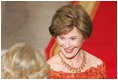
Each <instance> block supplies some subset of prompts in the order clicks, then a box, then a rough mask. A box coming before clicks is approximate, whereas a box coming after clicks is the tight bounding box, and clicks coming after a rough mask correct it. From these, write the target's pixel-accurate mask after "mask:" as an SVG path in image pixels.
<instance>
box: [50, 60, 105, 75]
mask: <svg viewBox="0 0 118 80" xmlns="http://www.w3.org/2000/svg"><path fill="white" fill-rule="evenodd" d="M101 67H105V63H104V62H103V63H102V64H100V65H97V67H90V68H89V69H86V70H85V71H84V72H76V73H77V74H81V73H87V72H91V71H92V70H98V69H99V68H100V69H101ZM51 71H53V72H56V73H65V74H76V73H68V72H63V71H55V70H53V69H51Z"/></svg>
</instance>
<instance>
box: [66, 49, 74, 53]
mask: <svg viewBox="0 0 118 80" xmlns="http://www.w3.org/2000/svg"><path fill="white" fill-rule="evenodd" d="M64 50H65V52H66V53H72V52H73V49H71V50H67V49H65V48H64Z"/></svg>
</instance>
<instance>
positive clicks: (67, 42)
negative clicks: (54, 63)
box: [64, 40, 70, 48]
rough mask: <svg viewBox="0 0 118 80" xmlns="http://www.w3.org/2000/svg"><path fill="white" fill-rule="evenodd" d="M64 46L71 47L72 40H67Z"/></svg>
mask: <svg viewBox="0 0 118 80" xmlns="http://www.w3.org/2000/svg"><path fill="white" fill-rule="evenodd" d="M64 47H65V48H69V47H70V41H69V40H65V43H64Z"/></svg>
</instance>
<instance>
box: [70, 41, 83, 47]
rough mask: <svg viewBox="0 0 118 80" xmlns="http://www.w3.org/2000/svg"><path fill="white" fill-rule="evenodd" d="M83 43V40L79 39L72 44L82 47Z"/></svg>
mask: <svg viewBox="0 0 118 80" xmlns="http://www.w3.org/2000/svg"><path fill="white" fill-rule="evenodd" d="M82 43H83V40H77V41H74V42H72V45H73V46H74V47H80V46H81V45H82Z"/></svg>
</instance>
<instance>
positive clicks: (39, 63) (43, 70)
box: [1, 43, 50, 79]
mask: <svg viewBox="0 0 118 80" xmlns="http://www.w3.org/2000/svg"><path fill="white" fill-rule="evenodd" d="M1 64H2V67H1V70H2V78H4V79H20V78H22V79H23V78H24V79H38V78H40V79H43V78H49V75H50V73H49V72H50V69H49V65H48V64H47V63H46V60H45V59H44V57H43V56H42V55H41V54H40V52H39V51H38V50H37V49H35V48H33V47H32V46H31V45H30V44H26V43H18V44H15V45H14V46H13V47H11V48H10V49H9V50H8V52H7V53H6V54H5V55H3V56H2V59H1Z"/></svg>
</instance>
